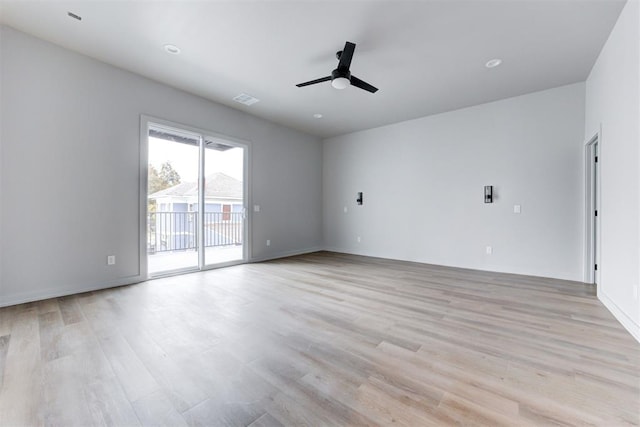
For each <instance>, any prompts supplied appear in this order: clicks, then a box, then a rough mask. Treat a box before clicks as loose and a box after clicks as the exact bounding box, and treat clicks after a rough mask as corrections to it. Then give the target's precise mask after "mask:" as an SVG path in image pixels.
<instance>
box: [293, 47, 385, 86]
mask: <svg viewBox="0 0 640 427" xmlns="http://www.w3.org/2000/svg"><path fill="white" fill-rule="evenodd" d="M355 49H356V44H355V43H351V42H346V43H345V44H344V49H343V50H341V51H339V52H336V57H337V58H338V68H336V69H335V70H333V71H332V72H331V75H330V76H327V77H322V78H319V79H316V80H311V81H308V82H304V83H299V84H297V85H296V86H298V87H303V86H309V85H314V84H316V83H322V82H328V81H331V86H333V87H334V88H336V89H345V88H346V87H348V86H349V85H352V86H355V87H359V88H360V89H364V90H366V91H367V92H371V93H376V92H377V90H378V88H376V87H373V86H371V85H370V84H369V83H367V82H365V81H363V80H360V79H359V78H357V77H356V76H352V75H351V72H350V71H349V67H350V66H351V59H353V51H354V50H355Z"/></svg>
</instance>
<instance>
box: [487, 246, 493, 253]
mask: <svg viewBox="0 0 640 427" xmlns="http://www.w3.org/2000/svg"><path fill="white" fill-rule="evenodd" d="M486 251H487V255H491V254H492V253H493V248H492V247H491V246H487V249H486Z"/></svg>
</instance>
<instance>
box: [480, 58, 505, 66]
mask: <svg viewBox="0 0 640 427" xmlns="http://www.w3.org/2000/svg"><path fill="white" fill-rule="evenodd" d="M500 64H502V59H498V58H496V59H492V60H490V61H487V63H486V64H484V66H485V67H487V68H495V67H497V66H498V65H500Z"/></svg>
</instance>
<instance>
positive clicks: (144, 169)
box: [138, 114, 252, 280]
mask: <svg viewBox="0 0 640 427" xmlns="http://www.w3.org/2000/svg"><path fill="white" fill-rule="evenodd" d="M153 125H157V126H160V127H164V128H169V129H175V130H177V131H181V130H182V131H187V132H192V133H196V134H199V135H200V147H199V150H200V153H199V154H200V156H199V170H198V184H199V188H200V190H199V192H198V193H199V194H198V201H199V206H198V220H199V221H198V224H199V225H198V227H203V224H204V211H205V209H204V206H205V205H204V203H203V201H204V185H203V184H204V150H205V144H204V140H206V139H207V138H212V139H219V140H221V141H222V142H224V143H225V144H227V145H231V146H233V147H239V148H243V150H244V156H243V162H244V164H243V168H244V177H243V182H242V186H243V199H244V200H243V205H244V206H243V207H244V229H243V244H242V259H241V260H235V261H229V262H224V263H219V264H212V265H205V264H204V262H205V258H204V250H201V249H203V245H202V243H203V241H202V239H203V236H204V233H202V232H201V231H202V230H199V231H198V269H199V270H200V271H204V270H210V269H213V268H220V267H227V266H231V265H236V264H244V263H247V262H249V255H250V254H251V248H250V246H251V240H252V239H251V236H252V227H251V223H252V216H251V210H250V209H249V206H251V200H252V199H251V167H250V166H251V142H250V141H247V140H243V139H240V138H235V137H232V136H228V135H224V134H221V133H219V132H214V131H211V130H208V129H202V128H198V127H194V126H189V125H184V124H182V123H176V122H172V121H169V120H165V119H160V118H158V117H153V116H149V115H145V114H141V115H140V179H139V182H140V188H139V193H138V194H139V201H140V204H139V208H138V211H139V214H140V223H139V240H138V242H139V266H140V276H141V277H142V279H143V280H148V279H149V278H150V277H149V271H148V262H147V214H148V212H147V208H148V203H147V196H148V175H149V128H150V126H153ZM192 271H193V270H190V271H175V272H171V271H170V272H167V276H170V275H172V274H182V273H186V272H192ZM154 277H155V276H154Z"/></svg>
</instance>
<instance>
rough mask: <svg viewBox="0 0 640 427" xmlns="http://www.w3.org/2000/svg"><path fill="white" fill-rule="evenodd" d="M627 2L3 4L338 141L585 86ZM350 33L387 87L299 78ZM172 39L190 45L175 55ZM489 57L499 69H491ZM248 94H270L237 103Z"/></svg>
mask: <svg viewBox="0 0 640 427" xmlns="http://www.w3.org/2000/svg"><path fill="white" fill-rule="evenodd" d="M624 3H625V1H624V0H562V1H560V0H533V1H532V0H502V1H496V0H467V1H462V0H439V1H434V0H431V1H428V0H425V1H416V0H414V1H393V0H387V1H345V0H341V1H326V0H315V1H277V0H275V1H270V0H255V1H240V0H235V1H87V0H85V1H7V0H0V22H2V23H4V24H7V25H9V26H11V27H13V28H15V29H18V30H21V31H24V32H26V33H30V34H33V35H35V36H37V37H40V38H43V39H46V40H49V41H51V42H53V43H56V44H58V45H61V46H64V47H66V48H69V49H71V50H74V51H78V52H81V53H83V54H86V55H89V56H91V57H94V58H97V59H99V60H101V61H104V62H107V63H110V64H113V65H115V66H118V67H121V68H124V69H127V70H130V71H133V72H135V73H138V74H142V75H144V76H147V77H150V78H152V79H155V80H157V81H160V82H164V83H166V84H168V85H171V86H174V87H177V88H180V89H183V90H186V91H188V92H191V93H194V94H197V95H200V96H202V97H205V98H208V99H210V100H212V101H216V102H219V103H222V104H226V105H229V106H231V107H233V108H237V109H239V110H243V111H246V112H248V113H250V114H253V115H256V116H260V117H263V118H266V119H268V120H271V121H274V122H277V123H282V124H284V125H287V126H290V127H293V128H296V129H299V130H302V131H305V132H307V133H311V134H315V135H319V136H322V137H329V136H334V135H339V134H343V133H347V132H352V131H357V130H362V129H368V128H372V127H377V126H381V125H385V124H389V123H395V122H399V121H403V120H408V119H412V118H417V117H421V116H425V115H430V114H435V113H440V112H444V111H450V110H454V109H458V108H462V107H466V106H470V105H476V104H480V103H484V102H489V101H494V100H497V99H503V98H507V97H511V96H516V95H521V94H525V93H529V92H533V91H537V90H542V89H547V88H551V87H556V86H561V85H565V84H569V83H574V82H579V81H583V80H585V79H586V77H587V76H588V73H589V71H590V70H591V67H592V66H593V63H594V62H595V60H596V58H597V55H598V53H599V52H600V49H601V48H602V46H603V44H604V42H605V41H606V39H607V37H608V35H609V33H610V31H611V29H612V28H613V25H614V24H615V21H616V19H617V17H618V15H619V14H620V11H621V10H622V7H623V6H624ZM68 11H71V12H73V13H76V14H78V15H80V16H81V17H82V21H77V20H75V19H72V18H70V17H68V16H67V12H68ZM347 40H348V41H351V42H354V43H356V45H357V46H356V50H355V55H354V58H353V62H352V64H351V71H352V73H353V74H354V75H356V76H357V77H359V78H361V79H363V80H365V81H367V82H369V83H371V84H373V85H374V86H376V87H378V88H379V89H380V90H379V91H378V92H377V93H376V94H370V93H368V92H365V91H363V90H360V89H357V88H355V87H350V88H348V89H346V90H343V91H338V90H335V89H333V88H332V87H331V85H330V83H323V84H318V85H315V86H309V87H304V88H297V87H296V86H295V84H296V83H300V82H303V81H307V80H312V79H315V78H319V77H323V76H326V75H329V74H330V72H331V70H333V69H334V68H335V67H336V65H337V60H336V58H335V52H336V51H338V50H341V49H342V48H343V47H344V43H345V41H347ZM167 43H171V44H174V45H176V46H178V47H180V48H181V50H182V53H181V54H180V55H170V54H168V53H166V52H165V51H164V49H163V46H164V45H165V44H167ZM492 58H501V59H502V60H503V63H502V65H501V66H499V67H497V68H494V69H487V68H485V66H484V64H485V63H486V62H487V61H488V60H490V59H492ZM240 93H247V94H250V95H253V96H255V97H257V98H259V99H260V102H258V103H257V104H254V105H252V106H244V105H241V104H238V103H236V102H234V101H232V98H233V97H234V96H236V95H238V94H240ZM314 113H321V114H323V116H324V117H323V118H322V119H315V118H313V114H314Z"/></svg>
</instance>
